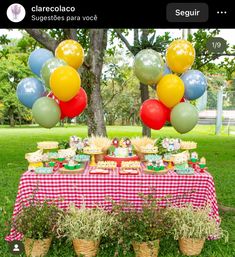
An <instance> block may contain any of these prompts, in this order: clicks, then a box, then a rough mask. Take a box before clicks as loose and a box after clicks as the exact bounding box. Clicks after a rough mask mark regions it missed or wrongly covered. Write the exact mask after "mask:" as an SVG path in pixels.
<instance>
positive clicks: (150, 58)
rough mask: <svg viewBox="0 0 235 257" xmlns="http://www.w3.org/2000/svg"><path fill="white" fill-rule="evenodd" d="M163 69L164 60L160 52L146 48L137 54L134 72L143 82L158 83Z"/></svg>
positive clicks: (147, 83) (148, 83) (146, 83)
mask: <svg viewBox="0 0 235 257" xmlns="http://www.w3.org/2000/svg"><path fill="white" fill-rule="evenodd" d="M163 71H164V62H163V59H162V57H161V55H160V54H159V53H158V52H156V51H154V50H152V49H144V50H141V51H140V52H139V53H138V54H137V55H136V56H135V60H134V73H135V75H136V77H137V78H138V79H139V81H140V82H141V83H143V84H145V85H153V84H156V83H157V82H158V81H159V80H160V79H161V77H162V75H163Z"/></svg>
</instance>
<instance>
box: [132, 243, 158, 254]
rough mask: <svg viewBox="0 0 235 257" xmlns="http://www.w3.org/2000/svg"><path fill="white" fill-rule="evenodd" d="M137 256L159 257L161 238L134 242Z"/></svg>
mask: <svg viewBox="0 0 235 257" xmlns="http://www.w3.org/2000/svg"><path fill="white" fill-rule="evenodd" d="M132 245H133V248H134V251H135V256H136V257H157V256H158V252H159V240H155V241H149V242H144V243H140V242H132Z"/></svg>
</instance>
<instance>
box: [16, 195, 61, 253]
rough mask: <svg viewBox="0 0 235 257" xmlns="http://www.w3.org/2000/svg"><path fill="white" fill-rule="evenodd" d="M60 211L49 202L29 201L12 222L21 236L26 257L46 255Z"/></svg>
mask: <svg viewBox="0 0 235 257" xmlns="http://www.w3.org/2000/svg"><path fill="white" fill-rule="evenodd" d="M60 212H61V211H60V210H59V208H58V207H57V206H56V205H55V203H54V202H52V201H50V200H44V201H43V202H41V201H39V200H35V199H34V198H33V199H30V200H29V201H27V204H25V205H24V206H23V208H22V210H21V212H20V213H19V214H18V215H17V216H16V218H15V219H14V221H13V227H14V228H15V229H16V230H17V231H18V232H20V233H22V234H23V236H24V237H23V242H24V246H25V253H26V256H31V257H43V256H45V255H46V254H47V252H48V250H49V248H50V245H51V241H52V237H53V235H54V234H55V231H54V228H55V225H56V223H57V218H58V214H59V213H60Z"/></svg>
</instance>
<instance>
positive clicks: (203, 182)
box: [6, 167, 220, 241]
mask: <svg viewBox="0 0 235 257" xmlns="http://www.w3.org/2000/svg"><path fill="white" fill-rule="evenodd" d="M89 169H91V168H90V167H89V168H86V170H85V172H84V173H83V174H81V175H72V174H71V175H67V174H58V173H57V172H55V173H54V174H45V175H43V174H35V173H34V172H30V171H27V172H25V173H24V174H23V175H22V177H21V179H20V184H19V190H18V194H17V198H16V203H15V207H14V212H13V219H14V217H15V216H16V215H17V214H18V213H19V212H20V211H21V209H22V204H23V203H26V202H27V199H28V198H29V197H30V196H32V195H33V194H35V197H36V198H37V199H40V200H43V199H45V198H49V199H54V200H57V199H58V198H60V199H61V198H62V199H63V200H62V201H57V202H58V206H59V207H61V208H63V209H65V208H67V207H68V205H69V203H71V202H73V203H75V205H76V206H78V207H79V206H80V205H81V204H84V203H85V204H86V206H87V207H88V208H90V207H94V205H97V204H99V205H101V206H104V207H106V208H111V203H110V201H109V200H108V199H107V197H110V198H112V199H113V200H115V201H120V200H121V199H126V200H130V201H132V202H133V204H134V205H135V207H136V208H140V206H141V203H142V200H141V198H140V197H139V193H144V194H153V195H155V197H157V198H162V197H166V196H168V201H170V202H171V203H173V204H176V205H180V204H182V203H187V202H188V203H192V204H193V205H194V206H195V207H196V206H203V205H205V204H206V203H207V202H209V204H210V205H211V216H212V217H213V218H214V219H216V221H217V222H219V221H220V219H219V213H218V206H217V200H216V194H215V187H214V181H213V177H212V176H211V175H210V174H209V173H208V172H205V173H198V172H195V174H194V175H177V174H176V173H175V172H173V171H169V172H168V174H166V175H151V174H145V173H142V172H141V174H140V175H119V173H118V170H116V171H113V172H111V173H110V174H102V175H101V174H96V175H94V174H93V175H91V174H89ZM163 201H164V200H163ZM21 239H22V235H21V234H19V233H18V232H17V231H15V230H14V229H11V232H10V235H8V236H6V240H7V241H13V240H21Z"/></svg>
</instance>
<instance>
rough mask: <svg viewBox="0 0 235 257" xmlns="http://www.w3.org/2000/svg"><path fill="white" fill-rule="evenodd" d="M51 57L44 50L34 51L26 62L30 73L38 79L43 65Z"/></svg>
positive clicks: (51, 54) (50, 54)
mask: <svg viewBox="0 0 235 257" xmlns="http://www.w3.org/2000/svg"><path fill="white" fill-rule="evenodd" d="M53 57H54V55H53V53H52V52H51V51H49V50H47V49H45V48H39V49H35V50H34V51H33V52H32V53H31V54H30V56H29V61H28V64H29V67H30V69H31V71H32V72H33V73H35V74H36V75H38V76H39V77H40V71H41V68H42V66H43V64H44V63H45V62H46V61H47V60H49V59H51V58H53Z"/></svg>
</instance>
